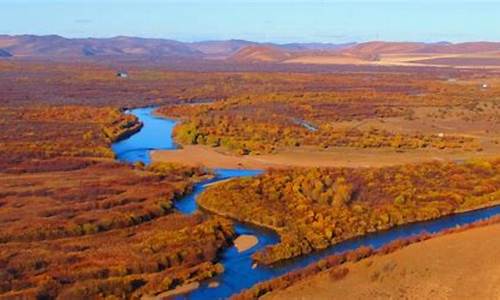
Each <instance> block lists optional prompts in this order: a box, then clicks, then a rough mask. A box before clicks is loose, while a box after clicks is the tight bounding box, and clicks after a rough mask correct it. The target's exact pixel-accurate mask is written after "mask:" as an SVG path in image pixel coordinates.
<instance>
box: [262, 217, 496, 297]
mask: <svg viewBox="0 0 500 300" xmlns="http://www.w3.org/2000/svg"><path fill="white" fill-rule="evenodd" d="M498 247H500V224H496V225H490V226H486V227H479V228H473V229H470V230H467V231H464V232H460V233H454V234H449V235H445V236H441V237H438V238H433V239H430V240H427V241H424V242H421V243H417V244H413V245H410V246H408V247H406V248H403V249H401V250H398V251H396V252H394V253H391V254H389V255H385V256H374V257H372V258H369V259H367V260H363V261H361V262H358V263H349V264H346V265H345V266H346V267H348V268H349V273H348V274H347V276H346V277H345V278H344V279H342V280H340V281H335V280H332V279H330V277H329V274H328V273H326V272H323V273H320V274H317V275H314V276H312V277H311V278H308V279H306V280H304V281H301V282H299V283H297V284H294V285H292V286H291V287H289V288H287V289H285V290H283V291H277V292H274V293H270V294H269V295H266V297H264V298H266V299H308V297H310V295H314V298H315V299H499V298H500V263H499V262H498V259H497V256H498Z"/></svg>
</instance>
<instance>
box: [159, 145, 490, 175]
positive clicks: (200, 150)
mask: <svg viewBox="0 0 500 300" xmlns="http://www.w3.org/2000/svg"><path fill="white" fill-rule="evenodd" d="M498 153H500V146H499V147H491V148H488V149H486V150H484V151H481V152H477V151H460V150H436V149H425V150H422V149H417V150H401V151H395V150H394V149H384V148H380V149H361V148H345V147H342V148H334V149H327V150H318V149H314V148H310V147H304V148H294V149H288V150H283V151H280V152H278V153H276V154H267V155H245V156H238V155H234V154H231V153H227V152H224V151H223V150H222V149H220V148H213V147H210V146H203V145H186V146H183V148H182V149H176V150H168V151H162V150H157V151H152V152H151V158H152V160H153V161H161V162H174V163H181V164H187V165H192V166H196V165H203V166H206V167H208V168H225V169H269V168H287V167H383V166H392V165H400V164H407V163H420V162H425V161H432V160H435V161H463V160H469V159H474V158H493V157H498Z"/></svg>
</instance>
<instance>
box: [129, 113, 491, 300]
mask: <svg viewBox="0 0 500 300" xmlns="http://www.w3.org/2000/svg"><path fill="white" fill-rule="evenodd" d="M150 115H151V117H153V118H156V119H158V118H161V117H157V116H156V115H154V114H151V113H150ZM142 121H144V120H142ZM165 121H168V122H173V121H172V120H168V119H165ZM131 150H134V149H131ZM135 150H138V151H139V150H140V151H141V152H149V151H150V149H144V148H141V149H135ZM153 156H154V154H153ZM128 161H130V160H128ZM218 171H219V172H217V174H218V175H221V173H220V172H221V171H224V170H218ZM230 171H231V172H228V174H226V175H225V176H220V177H219V179H220V180H214V182H217V183H218V181H222V180H228V179H231V178H234V177H237V176H252V175H255V174H256V173H251V172H248V170H245V169H239V170H230ZM245 172H247V173H245ZM238 174H242V175H238ZM207 184H210V182H205V183H198V184H196V185H195V186H194V188H193V193H191V194H189V195H186V196H185V197H184V198H183V199H181V200H177V201H175V203H178V204H179V203H180V202H186V201H189V203H187V204H188V205H190V207H189V209H190V210H192V211H196V210H197V209H199V208H200V209H201V210H207V211H208V212H211V213H215V214H217V213H216V212H213V211H212V210H211V209H210V208H203V206H202V205H200V207H199V208H198V207H197V206H196V205H197V204H196V200H195V197H196V196H197V195H199V194H200V193H201V192H202V191H203V190H204V189H205V187H206V186H207ZM178 204H177V205H178ZM177 205H176V207H177ZM496 205H498V204H496ZM180 212H181V213H186V212H185V211H183V210H180ZM187 213H189V212H187ZM497 214H500V206H493V207H491V205H489V208H474V209H471V210H466V212H462V211H461V212H455V214H452V215H450V214H449V215H446V216H441V217H440V218H437V219H433V220H426V221H421V222H417V223H407V224H404V225H401V226H395V227H391V228H388V229H387V230H385V231H383V232H381V231H376V232H373V233H367V234H365V235H362V236H356V237H353V238H351V239H349V240H343V241H342V242H339V243H337V244H334V245H331V246H329V247H328V248H326V249H323V250H319V251H314V252H311V253H309V254H308V255H303V256H300V257H296V258H294V259H291V260H286V261H283V262H281V263H279V264H275V265H273V267H272V268H270V267H266V266H261V265H258V266H254V264H253V261H252V259H251V255H252V254H253V253H255V252H256V251H258V250H260V249H263V248H264V247H266V246H268V245H271V244H274V243H276V242H278V239H276V237H274V236H273V234H272V233H271V232H270V233H268V232H267V230H275V232H279V231H280V229H277V228H271V229H269V228H270V227H269V226H265V225H264V224H262V225H264V226H263V227H264V229H263V230H259V227H256V226H255V225H254V224H255V223H252V222H248V223H249V224H250V226H248V225H246V224H245V223H243V222H241V221H238V222H235V224H234V226H235V231H236V233H237V234H238V235H242V234H251V235H255V236H257V237H258V240H259V241H258V243H257V245H256V246H255V247H253V248H251V249H249V250H248V251H244V252H241V253H237V252H236V251H237V250H236V249H234V248H235V247H231V248H226V249H223V251H222V253H221V254H220V260H219V261H220V262H221V263H223V264H224V266H225V268H226V271H225V272H224V273H222V274H220V275H219V276H217V277H215V278H212V279H211V280H212V281H213V280H216V281H217V282H219V283H220V285H219V286H218V287H209V283H208V282H202V283H201V285H200V287H199V288H198V289H196V290H193V291H191V292H189V293H188V294H185V295H184V297H186V298H188V299H214V298H226V297H229V296H231V295H233V294H235V293H238V292H239V291H241V290H243V289H247V288H249V287H251V286H253V285H255V284H256V283H259V282H263V281H266V280H269V279H272V278H275V277H278V276H280V275H283V274H286V273H288V272H290V271H293V270H297V269H300V268H302V267H305V266H307V265H308V264H310V263H311V262H314V261H317V260H318V259H321V258H324V257H326V256H328V255H331V254H334V253H338V252H342V251H346V250H351V249H356V248H357V247H359V246H362V245H371V246H374V247H375V248H378V247H381V246H382V245H385V244H387V243H388V242H391V241H393V240H395V239H399V238H403V237H408V236H411V235H412V234H416V233H419V232H421V231H422V230H427V231H429V232H430V233H433V232H439V231H441V230H444V229H448V228H452V227H455V226H460V225H463V224H469V223H472V222H474V221H477V220H480V219H485V218H489V217H491V216H494V215H497ZM226 217H230V218H232V219H234V220H237V218H234V216H230V215H227V214H226ZM257 226H258V225H257Z"/></svg>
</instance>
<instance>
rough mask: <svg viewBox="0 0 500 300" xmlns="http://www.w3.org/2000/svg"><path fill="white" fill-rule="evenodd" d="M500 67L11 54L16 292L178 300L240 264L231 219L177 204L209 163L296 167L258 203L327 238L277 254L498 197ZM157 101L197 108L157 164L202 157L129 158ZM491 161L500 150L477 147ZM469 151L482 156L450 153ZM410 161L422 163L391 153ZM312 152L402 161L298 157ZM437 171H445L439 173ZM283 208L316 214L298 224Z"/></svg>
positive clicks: (2, 173) (2, 129)
mask: <svg viewBox="0 0 500 300" xmlns="http://www.w3.org/2000/svg"><path fill="white" fill-rule="evenodd" d="M273 55H278V56H279V55H280V54H279V53H274V54H273ZM363 55H364V54H363ZM280 59H281V58H280ZM143 63H144V64H143ZM117 66H120V68H121V67H122V66H126V68H127V71H128V73H129V78H127V79H119V78H117V77H116V75H115V72H116V68H117ZM263 70H264V71H265V72H264V71H263ZM200 71H202V72H200ZM292 71H293V72H292ZM498 78H499V77H498V74H496V73H495V71H494V70H473V69H467V70H457V69H451V68H439V69H435V68H427V67H418V68H414V67H413V66H412V67H400V66H381V65H380V66H376V65H366V66H365V65H359V66H356V65H336V66H334V67H328V66H321V65H314V66H313V65H305V64H298V63H293V64H292V63H290V64H272V63H258V62H257V63H251V64H249V63H241V64H238V63H234V64H232V63H231V64H229V63H221V62H207V61H204V62H202V63H200V62H195V61H193V62H189V63H187V62H186V61H185V60H179V61H173V62H170V63H169V64H166V63H159V64H157V65H156V64H154V63H152V62H151V61H149V62H146V61H143V62H140V63H138V62H134V61H115V60H113V61H112V62H108V61H106V60H105V59H102V60H100V59H97V58H96V59H95V60H80V61H78V60H75V61H72V62H63V61H51V62H48V61H44V60H18V59H16V58H13V59H5V60H3V59H2V60H0V225H1V228H2V230H1V231H0V298H2V299H3V298H5V299H11V298H48V299H52V298H57V297H59V298H70V299H87V298H113V297H115V298H127V297H129V298H139V297H143V296H144V297H146V296H151V297H162V295H163V296H168V295H170V294H169V292H170V291H172V290H176V289H177V288H180V289H182V288H186V287H187V288H191V287H194V286H197V283H196V282H198V281H201V280H204V279H207V278H210V277H212V276H215V275H216V274H217V273H220V272H223V268H222V267H221V265H220V264H218V263H217V262H218V259H219V257H218V253H219V251H221V250H222V249H224V248H226V247H229V246H231V244H232V243H233V240H234V238H235V233H234V231H233V229H232V226H231V222H230V221H228V220H227V219H225V218H220V217H213V216H212V217H207V216H206V215H202V214H195V215H193V216H182V215H180V214H179V213H177V212H176V211H174V209H173V208H172V203H173V201H175V200H176V199H177V198H178V197H180V196H181V195H183V194H185V193H188V192H190V191H191V188H192V186H193V184H194V183H195V182H197V181H198V180H200V179H202V178H206V177H207V176H210V174H208V173H207V171H206V170H205V169H204V168H198V166H199V165H208V166H209V167H230V168H280V170H274V171H271V172H273V174H272V175H273V176H274V175H277V176H276V177H273V176H271V177H265V180H263V181H262V182H261V183H259V185H257V187H258V188H259V189H261V190H263V191H266V192H265V193H264V194H265V195H266V196H265V197H268V196H269V197H271V198H272V199H271V198H270V200H272V201H275V202H272V201H268V202H266V204H267V206H262V207H260V206H258V205H257V206H256V207H257V208H259V209H261V208H262V209H263V210H262V212H263V213H255V214H252V216H253V217H258V218H261V219H260V220H254V221H257V222H260V223H262V224H264V225H267V226H269V227H276V226H278V227H280V226H282V225H287V226H291V227H290V228H291V229H290V230H289V231H288V232H285V234H289V237H293V238H297V237H299V238H301V237H303V238H306V237H307V239H309V241H310V243H309V244H307V245H306V244H305V243H304V244H303V245H306V246H305V247H304V248H301V249H298V248H293V252H287V249H286V247H284V248H282V250H283V249H284V250H286V251H285V252H283V253H279V251H278V252H275V253H274V254H277V255H276V257H272V256H268V257H263V256H261V257H260V260H261V261H267V262H272V261H274V260H279V259H282V258H286V257H291V256H297V255H301V254H305V253H307V252H308V251H312V250H313V248H314V249H321V248H322V247H326V246H328V245H329V244H331V243H334V242H336V241H338V238H346V237H348V236H353V235H356V234H359V233H361V232H363V230H366V231H374V230H376V229H379V228H387V226H393V225H396V224H399V223H402V222H403V223H404V222H406V221H414V220H420V219H426V218H434V217H438V216H440V215H443V214H447V213H451V212H453V211H455V210H460V209H464V208H470V207H477V205H484V204H491V203H492V202H491V201H492V199H493V198H486V196H492V197H495V196H496V195H497V194H495V191H498V176H497V175H498V162H497V161H494V160H493V158H494V157H495V156H498V154H499V153H500V151H499V132H500V128H499V124H500V123H499V120H500V119H499V116H500V111H499V107H500V103H499V101H500V98H499V91H500V89H499V88H500V80H499V79H498ZM483 83H488V87H487V88H481V85H482V84H483ZM186 103H204V104H200V105H184V104H186ZM144 105H163V107H162V108H161V109H160V112H161V113H163V114H164V115H168V116H171V117H175V118H178V119H180V120H181V121H182V122H181V124H180V125H179V126H178V128H177V129H176V139H177V141H179V142H181V143H182V144H184V148H183V149H181V150H178V151H172V152H169V153H167V152H161V151H158V152H155V153H154V155H153V157H154V160H155V161H169V162H171V161H173V162H179V163H183V164H187V165H190V166H181V165H178V164H163V165H153V166H151V167H143V166H141V165H136V166H130V165H124V164H121V163H118V162H116V161H114V160H113V159H112V158H113V153H112V151H111V150H110V148H109V147H110V145H111V143H112V142H113V141H116V140H119V139H121V138H124V137H126V136H128V135H130V134H132V133H133V132H136V131H137V130H138V129H139V128H140V126H141V124H140V123H139V122H138V121H137V120H136V119H135V118H134V117H132V116H130V115H125V114H123V113H122V111H123V108H128V107H138V106H144ZM304 122H306V123H307V124H310V125H312V126H315V127H317V128H319V130H318V132H313V131H312V130H308V129H307V128H305V126H304ZM190 126H192V127H190ZM212 146H215V147H212ZM240 154H245V155H240ZM247 154H248V155H247ZM479 157H482V158H484V159H488V160H489V162H485V161H480V160H472V161H469V159H471V158H479ZM427 160H432V161H433V162H430V163H426V164H423V163H422V162H423V161H427ZM462 160H467V161H468V163H466V164H461V163H460V164H456V165H455V164H449V163H448V161H462ZM443 161H446V162H443ZM406 162H412V163H418V164H415V165H412V166H411V167H406V168H403V167H397V166H392V165H394V164H396V165H397V164H400V163H406ZM305 166H321V167H327V166H328V167H329V166H335V167H338V166H349V167H359V166H376V167H382V166H392V167H386V169H383V170H379V169H366V170H365V169H362V170H361V169H360V170H355V169H352V170H351V169H349V170H343V169H335V170H333V169H332V170H321V172H320V173H318V172H319V171H318V170H312V171H311V170H309V171H310V172H309V171H307V172H306V171H305V170H304V169H300V168H292V169H287V170H282V169H281V168H282V167H287V168H288V167H305ZM280 172H285V173H280ZM286 172H291V173H289V174H286ZM301 172H306V173H307V174H305V175H304V174H302V173H301ZM339 172H340V173H343V174H344V173H345V174H344V175H345V178H341V177H342V176H337V175H339ZM434 172H437V174H438V175H436V177H438V178H439V179H440V180H439V181H436V180H432V178H428V175H429V174H435V173H434ZM492 172H493V173H492ZM328 174H329V175H328ZM377 174H378V175H377ZM464 174H465V175H464ZM282 175H283V176H282ZM288 175H290V176H288ZM323 175H325V176H323ZM326 175H328V176H326ZM330 175H331V177H330ZM379 175H380V176H379ZM304 176H305V177H306V179H304V178H303V177H304ZM370 176H375V178H370ZM385 176H387V178H390V179H387V180H385V179H384V178H386V177H385ZM288 179H293V180H296V182H295V183H296V186H295V187H294V188H295V189H294V190H293V189H292V191H294V192H297V191H298V190H297V188H298V187H299V186H300V187H301V188H300V189H301V192H300V194H296V195H295V196H297V197H292V198H289V197H288V196H287V195H291V193H292V191H291V190H290V188H292V187H290V186H288V187H285V185H284V182H286V181H287V180H288ZM334 179H335V180H334ZM413 179H414V180H415V181H412V180H413ZM259 180H260V179H259ZM274 180H277V181H274ZM319 181H321V182H322V185H319V184H318V183H319ZM370 182H376V183H377V184H376V186H377V188H375V187H373V186H370V185H369V184H368V183H370ZM394 182H397V183H400V185H398V186H393V183H394ZM248 183H249V182H246V181H244V180H242V181H235V182H225V183H220V184H218V185H214V186H213V187H211V188H209V191H211V193H212V194H206V195H205V199H208V200H210V199H211V198H210V196H211V195H213V193H215V192H218V191H220V189H223V188H224V187H226V186H230V187H232V188H235V189H236V190H238V189H239V188H241V191H240V190H238V193H234V194H231V197H228V198H227V199H233V198H235V199H236V198H237V197H239V198H238V199H239V200H238V199H236V200H238V201H241V200H244V199H246V197H247V196H248V195H250V194H251V195H252V198H249V199H247V200H248V201H245V203H242V204H241V205H237V206H235V207H237V208H238V209H239V210H240V211H239V212H240V213H244V214H247V213H249V212H251V211H250V210H247V208H248V206H251V205H254V204H255V203H254V202H253V201H260V200H261V199H260V198H261V197H260V196H259V197H256V195H257V194H256V193H253V192H254V189H255V188H256V186H248ZM360 183H363V184H362V185H361V184H360ZM361 187H364V188H365V190H361V189H360V188H361ZM281 188H284V189H283V190H282V191H281V190H279V189H281ZM452 189H453V190H452ZM357 191H359V192H360V193H357ZM224 192H231V193H232V192H234V191H233V190H231V191H224ZM302 192H304V194H301V193H302ZM360 195H361V196H363V197H364V198H363V197H361V198H360ZM233 196H234V197H233ZM351 196H352V197H351ZM365 196H366V197H365ZM224 199H226V198H224ZM367 199H368V200H369V201H365V200H367ZM212 200H213V199H212ZM233 200H234V199H233ZM236 200H235V201H236ZM289 200H290V201H291V202H290V203H287V201H289ZM343 200H345V203H344V204H345V205H340V206H336V204H333V203H337V202H339V203H340V202H342V201H343ZM350 200H353V201H354V202H352V203H351V202H350ZM297 201H298V202H297ZM262 203H263V202H262ZM332 204H333V206H335V208H332V207H330V206H331V205H332ZM341 204H342V203H341ZM223 205H224V204H223ZM287 205H290V208H288V206H287ZM371 208H373V209H374V210H373V213H372V212H371V210H370V209H371ZM283 211H291V212H294V213H296V215H295V216H297V217H298V218H297V219H298V220H304V222H302V224H300V226H296V225H297V223H293V222H289V220H288V219H287V218H288V216H283V215H282V214H281V213H282V212H283ZM220 212H221V213H222V214H224V213H228V212H229V213H232V212H231V211H230V210H229V209H227V208H225V207H223V209H220ZM304 212H308V213H309V214H303V213H304ZM310 212H312V213H313V214H312V215H311V214H310ZM323 212H324V213H323ZM338 212H342V213H345V214H342V213H341V214H340V215H339V216H337V215H335V218H334V219H335V220H339V221H340V223H339V224H338V227H337V228H332V227H328V226H329V225H331V224H333V222H331V220H332V216H334V215H331V214H332V213H338ZM380 212H382V213H380ZM384 213H385V214H384ZM347 215H350V216H351V217H353V218H354V219H353V218H350V219H346V218H344V217H345V216H347ZM302 217H303V219H301V218H302ZM365 217H366V218H365ZM360 218H365V220H366V221H367V222H366V223H363V222H357V221H356V220H359V219H360ZM344 221H345V223H342V222H344ZM283 222H284V223H283ZM353 222H354V223H353ZM341 223H342V224H341ZM353 224H354V225H353ZM326 225H328V226H326ZM356 226H357V227H356ZM358 230H359V232H358ZM302 233H304V235H302ZM296 241H297V240H285V242H287V244H286V246H287V245H288V246H296V245H297V244H296V243H295V242H296ZM288 242H289V243H288ZM278 250H280V249H279V248H278Z"/></svg>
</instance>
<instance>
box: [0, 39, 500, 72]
mask: <svg viewBox="0 0 500 300" xmlns="http://www.w3.org/2000/svg"><path fill="white" fill-rule="evenodd" d="M10 57H13V58H40V59H43V58H57V59H74V58H87V59H88V58H90V59H91V58H100V57H113V58H140V59H142V60H157V59H167V60H168V59H170V58H184V59H198V60H224V61H228V62H234V63H240V64H241V63H243V64H254V63H273V64H278V63H279V64H282V63H294V64H319V65H323V64H324V65H327V64H330V65H331V64H347V65H349V64H352V65H393V66H394V65H405V66H408V65H411V66H454V67H464V66H468V67H470V66H489V67H498V65H500V63H498V61H499V60H500V43H498V42H468V43H457V44H453V43H448V42H439V43H419V42H384V41H373V42H366V43H348V44H328V43H291V44H273V43H257V42H251V41H245V40H226V41H202V42H192V43H185V42H179V41H175V40H168V39H151V38H138V37H126V36H119V37H114V38H75V39H69V38H64V37H61V36H58V35H48V36H35V35H18V36H10V35H0V58H4V59H5V58H10Z"/></svg>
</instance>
